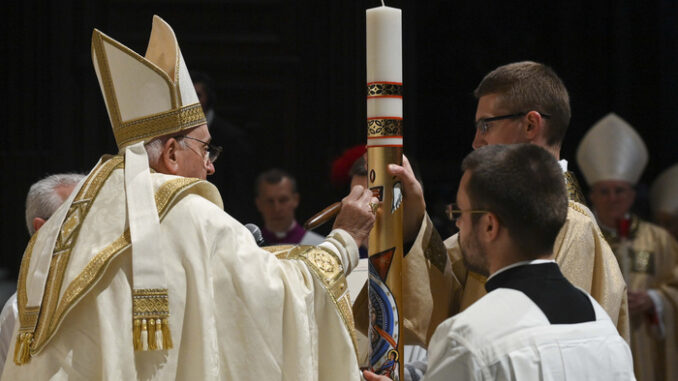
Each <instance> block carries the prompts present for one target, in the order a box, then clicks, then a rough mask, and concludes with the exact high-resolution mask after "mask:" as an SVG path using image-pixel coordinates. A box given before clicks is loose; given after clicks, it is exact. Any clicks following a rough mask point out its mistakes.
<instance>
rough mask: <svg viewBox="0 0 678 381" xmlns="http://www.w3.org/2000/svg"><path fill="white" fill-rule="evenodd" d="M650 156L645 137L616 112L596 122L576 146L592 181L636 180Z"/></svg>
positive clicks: (579, 162)
mask: <svg viewBox="0 0 678 381" xmlns="http://www.w3.org/2000/svg"><path fill="white" fill-rule="evenodd" d="M647 160H648V153H647V147H645V143H644V142H643V139H642V138H641V137H640V136H639V135H638V133H637V132H636V131H635V130H634V129H633V127H631V125H630V124H628V123H627V122H626V121H625V120H624V119H622V118H620V117H619V116H618V115H617V114H615V113H609V114H607V115H606V116H605V117H604V118H603V119H601V120H599V121H598V123H596V124H594V125H593V127H591V129H590V130H589V131H588V132H587V133H586V135H584V138H583V139H582V140H581V142H580V143H579V148H577V163H578V164H579V169H580V170H581V172H582V174H583V175H584V178H585V179H586V182H587V183H588V184H589V185H593V184H595V183H597V182H599V181H604V180H622V181H627V182H629V183H631V184H636V183H637V182H638V180H639V179H640V175H642V173H643V170H644V169H645V166H646V165H647Z"/></svg>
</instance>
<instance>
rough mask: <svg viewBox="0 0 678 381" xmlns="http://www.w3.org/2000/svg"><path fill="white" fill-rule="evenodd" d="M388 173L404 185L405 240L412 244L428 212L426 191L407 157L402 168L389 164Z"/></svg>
mask: <svg viewBox="0 0 678 381" xmlns="http://www.w3.org/2000/svg"><path fill="white" fill-rule="evenodd" d="M388 171H389V172H390V173H391V174H392V175H393V176H395V177H397V178H398V180H400V182H401V183H402V184H403V208H404V210H403V238H404V241H405V242H412V241H414V240H415V238H417V233H418V232H419V228H420V227H421V223H422V221H423V220H424V213H425V212H426V202H425V201H424V190H423V189H422V187H421V184H419V181H417V178H416V177H414V171H412V167H411V166H410V161H409V160H407V157H406V156H405V155H403V165H402V166H400V165H396V164H389V166H388Z"/></svg>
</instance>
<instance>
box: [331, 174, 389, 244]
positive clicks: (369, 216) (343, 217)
mask: <svg viewBox="0 0 678 381" xmlns="http://www.w3.org/2000/svg"><path fill="white" fill-rule="evenodd" d="M378 202H379V200H378V199H377V198H376V197H374V196H372V192H371V191H370V190H369V189H365V188H363V187H362V186H360V185H356V186H355V187H353V189H351V193H349V194H348V196H346V197H344V199H343V200H341V211H340V212H339V215H337V218H336V220H334V229H344V230H346V232H348V234H350V235H351V236H352V237H353V239H354V240H355V243H356V244H357V245H358V247H360V246H361V245H362V244H363V241H365V240H366V239H367V237H368V236H369V234H370V230H372V226H373V225H374V221H375V212H374V210H373V207H372V206H371V205H370V204H373V205H376V204H377V203H378Z"/></svg>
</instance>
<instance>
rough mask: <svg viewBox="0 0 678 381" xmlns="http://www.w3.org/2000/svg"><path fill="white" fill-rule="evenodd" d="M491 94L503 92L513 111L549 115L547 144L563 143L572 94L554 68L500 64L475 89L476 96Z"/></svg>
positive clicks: (526, 62) (525, 62)
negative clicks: (570, 94)
mask: <svg viewBox="0 0 678 381" xmlns="http://www.w3.org/2000/svg"><path fill="white" fill-rule="evenodd" d="M489 94H498V95H500V101H501V103H502V106H504V107H507V108H509V109H511V110H512V112H529V111H532V110H534V111H538V112H540V113H542V114H546V115H549V116H550V117H549V118H547V119H546V126H547V129H546V143H547V144H548V145H549V146H560V145H561V143H562V142H563V139H564V138H565V132H566V131H567V127H568V125H569V124H570V96H569V95H568V93H567V89H566V88H565V85H564V84H563V81H562V80H561V79H560V78H559V77H558V75H557V74H556V73H555V72H554V71H553V69H551V68H550V67H548V66H546V65H544V64H540V63H537V62H532V61H523V62H515V63H511V64H508V65H504V66H499V67H498V68H496V69H494V70H492V71H491V72H489V73H488V74H487V75H486V76H485V78H483V80H482V81H480V84H479V85H478V87H477V88H476V89H475V90H474V91H473V95H475V97H476V99H480V97H482V96H484V95H489Z"/></svg>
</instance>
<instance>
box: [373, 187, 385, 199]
mask: <svg viewBox="0 0 678 381" xmlns="http://www.w3.org/2000/svg"><path fill="white" fill-rule="evenodd" d="M370 190H371V191H372V197H376V198H377V199H378V200H379V201H380V202H381V201H384V186H383V185H380V186H378V187H372V188H370Z"/></svg>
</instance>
